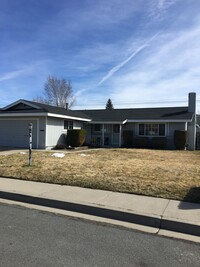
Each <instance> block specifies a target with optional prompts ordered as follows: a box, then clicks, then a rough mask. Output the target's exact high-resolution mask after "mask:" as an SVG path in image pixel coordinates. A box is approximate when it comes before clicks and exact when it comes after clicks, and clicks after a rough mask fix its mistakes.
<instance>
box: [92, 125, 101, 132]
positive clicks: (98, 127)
mask: <svg viewBox="0 0 200 267" xmlns="http://www.w3.org/2000/svg"><path fill="white" fill-rule="evenodd" d="M93 129H94V132H100V131H101V124H94V128H93Z"/></svg>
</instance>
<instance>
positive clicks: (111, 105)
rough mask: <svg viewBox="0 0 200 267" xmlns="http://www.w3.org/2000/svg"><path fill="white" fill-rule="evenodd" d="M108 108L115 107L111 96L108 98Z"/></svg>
mask: <svg viewBox="0 0 200 267" xmlns="http://www.w3.org/2000/svg"><path fill="white" fill-rule="evenodd" d="M106 109H114V106H113V103H112V101H111V99H110V98H109V99H108V101H107V103H106Z"/></svg>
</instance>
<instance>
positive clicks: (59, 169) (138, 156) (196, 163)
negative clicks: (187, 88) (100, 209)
mask: <svg viewBox="0 0 200 267" xmlns="http://www.w3.org/2000/svg"><path fill="white" fill-rule="evenodd" d="M55 152H56V151H33V163H32V166H28V154H20V153H19V152H16V154H12V155H0V176H3V177H13V178H19V179H25V180H32V181H42V182H49V183H58V184H66V185H74V186H81V187H88V188H96V189H97V188H98V189H104V190H111V191H118V192H127V193H135V194H143V195H149V196H156V197H163V198H170V199H177V200H185V201H194V202H199V203H200V151H194V152H192V151H191V152H190V151H161V150H147V149H99V150H85V151H84V152H81V151H76V152H66V151H64V152H63V151H62V153H65V157H64V158H55V157H52V154H53V153H55Z"/></svg>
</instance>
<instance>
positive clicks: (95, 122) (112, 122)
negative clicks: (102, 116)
mask: <svg viewBox="0 0 200 267" xmlns="http://www.w3.org/2000/svg"><path fill="white" fill-rule="evenodd" d="M90 124H123V121H90Z"/></svg>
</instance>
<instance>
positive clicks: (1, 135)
mask: <svg viewBox="0 0 200 267" xmlns="http://www.w3.org/2000/svg"><path fill="white" fill-rule="evenodd" d="M90 120H91V119H89V118H88V117H87V115H85V114H84V113H81V112H76V111H72V110H66V109H64V108H59V107H55V106H50V105H45V104H41V103H36V102H33V101H27V100H18V101H16V102H14V103H12V104H10V105H8V106H6V107H5V108H3V109H1V110H0V146H8V147H21V148H25V147H28V145H29V123H32V125H33V128H32V129H33V133H32V142H33V144H32V146H33V148H40V149H46V148H52V147H54V146H55V145H56V144H58V143H59V144H62V143H64V142H65V140H64V136H65V134H66V132H67V130H68V129H81V128H83V124H84V123H86V122H89V121H90Z"/></svg>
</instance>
